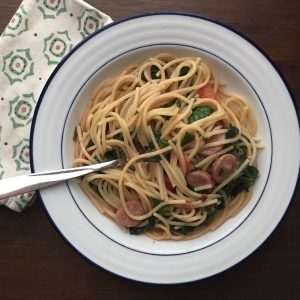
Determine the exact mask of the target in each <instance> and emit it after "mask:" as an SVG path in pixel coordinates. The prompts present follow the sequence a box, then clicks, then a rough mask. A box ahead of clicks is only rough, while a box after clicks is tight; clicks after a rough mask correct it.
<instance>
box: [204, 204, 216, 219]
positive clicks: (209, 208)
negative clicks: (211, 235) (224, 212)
mask: <svg viewBox="0 0 300 300" xmlns="http://www.w3.org/2000/svg"><path fill="white" fill-rule="evenodd" d="M204 210H205V211H206V212H207V218H210V217H213V216H214V215H215V213H216V212H217V211H218V206H217V204H212V205H208V206H205V207H204Z"/></svg>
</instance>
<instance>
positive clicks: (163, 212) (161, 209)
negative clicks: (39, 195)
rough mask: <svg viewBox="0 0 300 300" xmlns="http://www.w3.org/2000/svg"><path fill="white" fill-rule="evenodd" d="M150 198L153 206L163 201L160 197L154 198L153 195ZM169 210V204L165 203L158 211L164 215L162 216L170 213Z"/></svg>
mask: <svg viewBox="0 0 300 300" xmlns="http://www.w3.org/2000/svg"><path fill="white" fill-rule="evenodd" d="M149 199H150V201H151V204H152V205H153V207H156V206H157V205H159V204H160V203H161V201H160V200H159V199H156V198H153V197H150V198H149ZM169 212H170V207H169V205H165V206H163V207H161V208H160V209H159V210H158V211H157V213H158V214H160V215H162V216H164V215H166V214H168V213H169Z"/></svg>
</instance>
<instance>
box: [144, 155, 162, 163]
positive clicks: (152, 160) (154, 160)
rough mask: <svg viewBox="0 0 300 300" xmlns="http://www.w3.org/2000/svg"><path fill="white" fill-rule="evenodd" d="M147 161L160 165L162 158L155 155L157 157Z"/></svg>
mask: <svg viewBox="0 0 300 300" xmlns="http://www.w3.org/2000/svg"><path fill="white" fill-rule="evenodd" d="M145 161H146V162H153V163H159V162H160V161H161V157H160V156H159V155H155V156H152V157H149V158H147V159H146V160H145Z"/></svg>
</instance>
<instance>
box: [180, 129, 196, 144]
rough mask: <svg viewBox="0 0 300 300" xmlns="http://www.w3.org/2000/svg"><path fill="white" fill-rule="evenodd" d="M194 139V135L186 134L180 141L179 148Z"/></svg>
mask: <svg viewBox="0 0 300 300" xmlns="http://www.w3.org/2000/svg"><path fill="white" fill-rule="evenodd" d="M194 139H195V137H194V135H193V134H191V133H189V132H187V133H186V134H185V135H184V137H183V139H182V140H181V146H185V145H187V144H188V143H190V142H192V141H193V140H194Z"/></svg>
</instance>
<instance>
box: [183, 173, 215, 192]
mask: <svg viewBox="0 0 300 300" xmlns="http://www.w3.org/2000/svg"><path fill="white" fill-rule="evenodd" d="M186 182H187V184H188V185H190V186H192V187H193V188H195V187H200V186H205V185H211V186H212V185H213V181H212V179H211V176H210V175H209V174H208V173H206V172H204V171H202V170H195V171H192V172H190V173H188V174H187V175H186Z"/></svg>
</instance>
